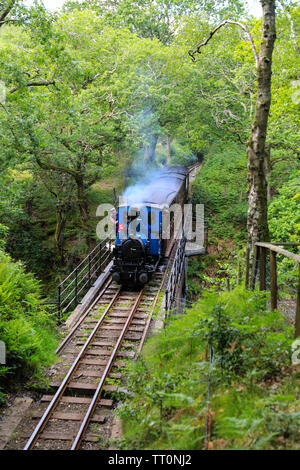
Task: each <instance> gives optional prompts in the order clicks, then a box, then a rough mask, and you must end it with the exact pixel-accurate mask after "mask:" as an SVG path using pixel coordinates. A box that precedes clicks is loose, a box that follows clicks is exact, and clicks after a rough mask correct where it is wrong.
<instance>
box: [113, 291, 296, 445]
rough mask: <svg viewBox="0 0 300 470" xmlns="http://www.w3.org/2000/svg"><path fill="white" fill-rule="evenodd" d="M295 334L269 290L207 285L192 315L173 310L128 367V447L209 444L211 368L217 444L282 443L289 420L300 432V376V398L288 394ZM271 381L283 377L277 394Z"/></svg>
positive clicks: (124, 415) (293, 433) (123, 414)
mask: <svg viewBox="0 0 300 470" xmlns="http://www.w3.org/2000/svg"><path fill="white" fill-rule="evenodd" d="M292 341H293V331H292V328H291V327H289V326H288V324H287V323H286V321H285V319H284V317H283V316H282V315H281V314H280V313H279V312H270V311H269V310H268V309H267V308H266V299H265V295H264V294H261V293H259V292H248V291H245V290H243V289H241V288H237V289H235V290H234V291H231V292H223V293H219V294H215V293H211V292H206V293H205V294H204V296H203V298H202V299H201V300H200V301H198V302H197V303H196V304H194V306H193V307H192V308H191V309H190V310H189V311H188V312H187V314H186V315H184V316H182V317H173V318H171V319H170V322H169V324H168V325H167V326H166V327H165V329H164V330H163V331H162V332H160V333H159V334H157V335H156V336H154V337H152V338H151V340H149V341H148V343H147V344H146V346H145V349H144V353H143V355H142V357H141V358H140V359H139V360H138V361H137V362H136V363H134V364H131V365H130V366H129V367H128V372H129V375H130V380H129V383H128V396H127V399H126V400H125V401H124V402H123V404H122V406H121V407H120V410H119V414H120V416H121V417H122V419H123V427H124V431H125V434H124V437H123V439H122V441H121V443H120V445H121V447H122V448H126V449H128V448H132V449H133V448H135V449H164V448H168V449H203V448H204V442H205V423H206V412H207V387H208V375H209V374H210V376H211V379H210V380H211V391H210V394H211V402H210V410H212V411H213V410H215V411H216V413H215V414H214V418H213V419H214V421H213V436H211V440H212V441H215V442H216V446H218V443H219V445H221V444H222V443H223V446H225V447H226V448H245V449H246V448H253V449H254V448H266V447H268V448H270V447H271V448H278V447H280V445H281V442H282V441H281V439H282V438H283V439H285V436H286V431H285V429H286V426H288V427H289V432H290V434H289V435H290V436H293V439H297V438H298V437H299V430H298V433H297V432H296V428H295V425H296V423H297V419H298V415H299V412H298V411H296V410H295V409H294V410H293V411H291V410H290V409H289V407H290V406H291V403H295V406H296V409H297V410H298V408H299V406H298V405H296V403H297V404H300V400H299V398H300V397H299V392H300V390H299V384H298V386H297V387H296V389H294V392H293V393H294V395H295V399H296V400H297V401H294V402H291V400H288V399H286V400H285V399H284V397H285V396H286V395H288V391H289V390H291V389H292V388H293V387H294V386H295V380H294V379H293V377H291V376H290V375H289V373H288V374H287V375H286V371H287V370H288V368H289V366H290V355H291V343H292ZM208 346H211V347H212V348H213V352H214V362H213V363H212V365H210V364H209V362H208V359H207V357H208ZM279 378H280V380H281V383H278V385H277V382H276V380H278V379H279ZM268 381H269V383H272V382H273V381H275V384H276V385H275V389H276V397H274V395H273V390H275V389H274V388H272V387H271V388H268V387H266V384H267V383H268ZM273 383H274V382H273ZM275 398H278V399H279V400H281V404H280V405H279V408H280V410H281V412H282V413H283V418H282V419H283V421H282V424H280V423H281V421H280V419H279V418H277V417H276V415H275V414H274V413H273V409H272V407H274V406H275ZM276 406H277V405H276ZM274 420H275V421H274ZM293 444H294V441H293V442H291V443H290V447H292V446H293Z"/></svg>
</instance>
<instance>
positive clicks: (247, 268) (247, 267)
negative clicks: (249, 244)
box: [245, 248, 250, 289]
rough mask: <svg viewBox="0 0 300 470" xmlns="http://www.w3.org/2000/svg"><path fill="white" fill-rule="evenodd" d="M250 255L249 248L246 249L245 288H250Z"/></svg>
mask: <svg viewBox="0 0 300 470" xmlns="http://www.w3.org/2000/svg"><path fill="white" fill-rule="evenodd" d="M249 257H250V250H249V248H247V250H246V266H245V289H249Z"/></svg>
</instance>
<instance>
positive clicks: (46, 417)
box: [24, 287, 121, 450]
mask: <svg viewBox="0 0 300 470" xmlns="http://www.w3.org/2000/svg"><path fill="white" fill-rule="evenodd" d="M120 291H121V287H120V288H119V289H118V290H117V292H116V293H115V295H114V297H113V298H112V300H111V301H110V303H109V305H108V306H107V307H106V309H105V311H104V312H103V314H102V316H101V318H100V319H99V321H98V322H97V324H96V326H95V328H94V329H93V331H92V332H91V334H90V336H89V337H88V339H87V340H86V342H85V344H84V346H83V347H82V349H81V351H80V352H79V354H78V356H77V357H76V359H75V361H74V362H73V364H72V365H71V367H70V369H69V370H68V373H67V375H66V376H65V378H64V379H63V381H62V383H61V384H60V386H59V388H58V389H57V391H56V393H55V395H54V397H53V398H52V400H51V402H50V403H49V405H48V407H47V409H46V411H45V412H44V414H43V416H42V418H41V419H40V421H39V423H38V424H37V426H36V428H35V430H34V431H33V433H32V435H31V436H30V438H29V440H28V441H27V443H26V445H25V447H24V450H31V449H32V448H33V447H34V445H35V443H36V441H37V440H38V438H39V435H40V434H41V433H42V432H43V430H44V428H45V426H46V424H47V423H48V421H49V419H50V417H51V414H52V412H53V411H54V410H55V408H56V406H57V404H58V403H59V401H60V399H61V397H62V395H63V393H64V392H65V390H66V388H67V385H68V383H69V381H70V379H71V377H72V375H73V374H74V373H75V372H76V370H77V368H78V366H79V363H80V360H81V359H82V357H83V356H84V354H85V353H86V350H87V349H88V347H89V346H90V344H91V343H92V341H93V339H94V337H95V335H96V334H97V332H98V330H99V328H100V326H101V324H102V323H103V321H104V319H105V317H106V315H107V313H108V312H109V310H110V309H111V307H112V306H113V304H114V303H115V302H116V300H117V299H118V297H119V294H120Z"/></svg>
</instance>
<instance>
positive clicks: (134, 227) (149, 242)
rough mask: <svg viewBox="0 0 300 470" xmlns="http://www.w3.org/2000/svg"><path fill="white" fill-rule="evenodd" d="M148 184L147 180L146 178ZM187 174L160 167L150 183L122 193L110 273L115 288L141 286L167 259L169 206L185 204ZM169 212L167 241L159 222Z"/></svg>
mask: <svg viewBox="0 0 300 470" xmlns="http://www.w3.org/2000/svg"><path fill="white" fill-rule="evenodd" d="M148 181H149V178H148ZM188 185H189V170H188V169H187V168H185V167H179V166H177V167H164V168H162V169H160V170H156V171H155V172H154V174H153V175H152V177H151V181H150V182H148V183H146V182H145V181H142V182H140V183H139V184H136V185H134V186H130V187H129V188H128V189H127V190H126V191H125V193H124V203H122V204H120V205H119V207H118V212H117V221H116V246H115V248H114V252H113V255H114V261H113V266H112V267H111V269H110V271H111V273H112V279H113V280H114V281H115V282H117V283H118V284H130V285H143V284H146V283H147V282H148V281H149V280H150V279H151V275H152V273H153V272H155V271H156V269H157V267H158V264H159V263H160V261H161V260H162V258H163V257H167V256H169V253H170V250H171V247H172V244H173V242H174V237H173V235H174V212H172V211H171V212H170V211H169V209H170V207H171V206H172V205H173V204H180V205H181V207H183V205H184V203H185V202H186V200H187V195H188ZM168 211H169V218H168V224H169V226H168V229H167V233H168V235H169V236H168V238H165V237H164V234H163V226H162V221H163V217H164V213H165V212H168Z"/></svg>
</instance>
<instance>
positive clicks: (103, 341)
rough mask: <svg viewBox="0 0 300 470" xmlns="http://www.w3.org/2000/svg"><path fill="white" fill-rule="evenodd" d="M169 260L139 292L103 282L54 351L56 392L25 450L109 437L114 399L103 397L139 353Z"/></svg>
mask: <svg viewBox="0 0 300 470" xmlns="http://www.w3.org/2000/svg"><path fill="white" fill-rule="evenodd" d="M170 260H171V258H170V259H169V262H168V265H164V266H162V269H161V271H158V272H156V273H155V274H154V276H153V279H152V281H151V282H150V283H149V284H147V285H146V286H145V287H144V288H142V289H141V290H139V291H133V290H132V291H131V290H124V289H122V288H121V287H119V286H117V285H116V284H115V283H113V282H112V281H111V280H109V281H108V282H107V284H106V285H105V287H104V288H103V289H102V291H101V292H100V294H99V295H98V298H97V299H96V300H95V301H94V302H93V304H92V305H91V306H90V307H89V309H88V310H87V311H86V313H85V314H84V316H83V317H82V318H81V319H80V320H79V321H78V322H77V324H76V325H75V326H74V327H73V329H72V330H71V331H70V333H69V334H68V335H67V337H66V338H65V339H64V341H63V342H62V343H61V345H60V346H59V347H58V349H57V352H58V353H59V355H60V357H61V367H60V369H61V370H60V373H61V377H60V378H58V379H56V381H55V382H52V383H51V384H50V385H51V386H52V389H53V390H55V393H53V394H52V395H43V396H42V398H41V402H40V407H39V408H41V410H39V411H38V412H36V413H35V414H34V416H33V420H32V421H35V422H36V419H39V421H38V424H37V425H36V426H35V427H34V429H33V431H32V432H31V433H30V437H29V439H28V440H27V442H26V445H25V447H24V450H32V449H62V450H77V449H79V448H93V443H94V445H95V441H96V440H99V436H101V438H100V439H102V437H103V435H106V434H107V433H108V431H109V428H110V427H111V419H112V418H111V413H109V411H110V408H112V406H113V400H112V399H110V398H107V396H109V394H112V393H113V392H115V391H117V389H118V387H117V386H116V385H115V383H114V382H115V381H116V380H117V381H118V380H119V379H121V377H122V369H123V368H124V366H125V365H126V363H125V362H124V358H134V357H137V356H138V355H139V353H140V351H141V349H142V346H143V343H144V341H145V338H146V335H147V331H148V329H149V326H150V321H151V318H152V314H153V312H154V310H155V307H156V305H157V303H158V300H159V294H160V292H161V289H162V288H163V285H164V281H165V278H166V275H167V271H168V266H169V263H170ZM66 367H68V371H67V373H66V372H65V370H66ZM58 375H60V374H58ZM98 446H99V443H98ZM98 448H99V447H98Z"/></svg>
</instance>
